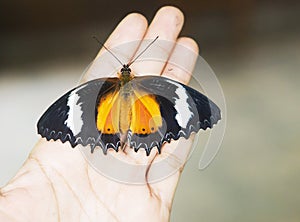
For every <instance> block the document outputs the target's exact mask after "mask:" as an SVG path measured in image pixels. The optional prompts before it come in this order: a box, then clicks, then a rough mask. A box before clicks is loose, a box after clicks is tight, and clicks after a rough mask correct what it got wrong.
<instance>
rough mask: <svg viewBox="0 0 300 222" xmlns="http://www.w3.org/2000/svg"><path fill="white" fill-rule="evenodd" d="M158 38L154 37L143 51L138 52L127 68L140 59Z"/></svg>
mask: <svg viewBox="0 0 300 222" xmlns="http://www.w3.org/2000/svg"><path fill="white" fill-rule="evenodd" d="M158 37H159V36H156V38H155V39H153V40H152V42H150V43H149V44H148V45H147V47H146V48H144V50H143V51H141V52H140V54H138V55H137V56H136V57H135V58H134V59H133V60H132V61H131V62H129V63H128V66H130V65H131V64H132V63H134V62H135V61H136V60H137V59H138V58H139V57H141V55H143V54H144V52H145V51H146V50H147V49H149V47H150V46H151V45H152V44H153V43H154V42H155V41H156V40H157V39H158Z"/></svg>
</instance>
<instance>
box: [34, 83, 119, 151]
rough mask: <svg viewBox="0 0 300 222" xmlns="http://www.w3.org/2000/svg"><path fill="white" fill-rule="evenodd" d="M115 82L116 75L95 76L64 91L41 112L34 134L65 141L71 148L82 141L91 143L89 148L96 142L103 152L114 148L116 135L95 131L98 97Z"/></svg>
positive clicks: (87, 143) (115, 84)
mask: <svg viewBox="0 0 300 222" xmlns="http://www.w3.org/2000/svg"><path fill="white" fill-rule="evenodd" d="M118 82H119V79H118V78H103V79H96V80H93V81H90V82H87V83H85V84H82V85H80V86H78V87H76V88H74V89H72V90H71V91H69V92H67V93H66V94H65V95H63V96H62V97H61V98H59V99H58V100H57V101H56V102H55V103H54V104H53V105H51V106H50V107H49V108H48V110H47V111H46V112H45V113H44V114H43V115H42V117H41V118H40V120H39V121H38V124H37V128H38V133H39V134H40V135H41V136H42V137H45V138H46V139H47V140H51V139H53V140H58V139H59V140H61V141H62V142H66V141H69V142H70V144H71V145H72V147H75V146H76V145H77V144H82V145H84V146H86V145H91V147H92V151H93V149H94V148H95V146H96V145H100V146H101V147H102V148H103V150H104V151H106V150H107V148H110V147H112V148H115V149H117V147H118V143H119V136H118V135H117V133H114V134H103V132H101V131H99V130H98V122H97V121H98V120H97V116H98V115H97V114H98V112H99V109H98V107H99V103H100V100H101V98H103V96H104V95H107V94H109V93H110V92H114V90H115V89H116V88H117V87H116V86H117V85H118ZM107 118H109V117H107Z"/></svg>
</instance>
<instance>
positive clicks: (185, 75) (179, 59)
mask: <svg viewBox="0 0 300 222" xmlns="http://www.w3.org/2000/svg"><path fill="white" fill-rule="evenodd" d="M198 53H199V48H198V45H197V43H196V42H195V41H194V40H193V39H191V38H187V37H182V38H179V39H178V40H177V42H176V45H175V48H174V50H173V52H172V54H171V56H170V58H169V60H168V62H167V65H166V66H165V68H164V70H163V73H162V76H164V77H168V78H170V79H174V80H176V81H179V82H181V83H184V84H188V82H189V81H190V78H191V76H192V73H193V70H194V67H195V64H196V61H197V58H198Z"/></svg>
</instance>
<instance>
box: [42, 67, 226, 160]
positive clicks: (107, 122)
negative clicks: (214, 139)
mask: <svg viewBox="0 0 300 222" xmlns="http://www.w3.org/2000/svg"><path fill="white" fill-rule="evenodd" d="M220 118H221V114H220V109H219V108H218V107H217V105H216V104H214V103H213V102H212V101H211V100H209V99H208V98H207V97H206V96H204V95H202V94H201V93H200V92H198V91H196V90H194V89H192V88H190V87H188V86H186V85H184V84H181V83H179V82H176V81H174V80H171V79H168V78H164V77H160V76H144V77H134V76H133V74H132V73H131V70H130V68H129V65H123V68H122V69H121V72H120V73H119V75H118V77H115V78H101V79H96V80H92V81H90V82H87V83H85V84H83V85H81V86H78V87H76V88H74V89H73V90H71V91H69V92H68V93H66V94H65V95H64V96H62V97H61V98H60V99H58V100H57V101H56V102H55V103H54V104H53V105H52V106H50V108H49V109H48V110H47V111H46V112H45V113H44V115H43V116H42V117H41V118H40V120H39V122H38V132H39V134H41V135H42V137H45V138H46V139H47V140H51V139H53V140H58V139H59V140H61V141H62V142H65V141H69V142H70V144H71V145H72V147H75V146H76V145H77V144H82V145H83V146H87V145H90V147H91V151H92V152H93V150H94V149H95V147H101V148H102V150H103V152H104V153H106V152H107V149H109V148H113V149H115V150H116V151H118V149H119V148H120V147H121V148H122V147H124V146H125V145H128V146H130V147H132V148H134V150H135V151H137V150H138V149H140V148H144V149H145V150H146V153H147V155H149V154H150V151H151V149H152V148H154V147H157V149H158V151H159V152H161V147H162V145H163V144H164V143H165V142H171V140H172V139H173V140H177V139H179V138H180V137H184V138H186V139H187V138H189V136H190V135H191V133H192V132H198V131H199V130H200V129H204V130H205V129H206V128H208V127H209V128H211V127H212V126H213V125H214V124H216V123H217V121H218V120H219V119H220Z"/></svg>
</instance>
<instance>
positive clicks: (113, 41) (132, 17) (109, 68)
mask: <svg viewBox="0 0 300 222" xmlns="http://www.w3.org/2000/svg"><path fill="white" fill-rule="evenodd" d="M147 27H148V24H147V20H146V18H145V17H144V16H143V15H141V14H138V13H131V14H129V15H128V16H126V17H125V18H124V19H123V20H122V21H121V22H120V23H119V25H118V26H117V27H116V28H115V30H114V31H113V32H112V34H111V35H110V36H109V38H108V39H107V41H106V42H105V43H104V45H105V46H106V48H108V49H110V50H111V51H112V52H113V53H114V54H115V55H116V56H117V57H118V58H119V59H120V60H121V61H122V63H127V62H128V61H130V60H131V58H132V57H133V55H134V54H135V52H136V51H137V49H138V46H139V44H140V41H141V40H142V39H143V37H144V35H145V32H146V30H147ZM128 42H129V43H128ZM125 43H126V44H125ZM99 57H101V59H99ZM120 66H121V64H120V63H119V62H118V61H117V60H116V59H115V58H114V57H113V56H112V55H111V54H110V53H108V52H107V50H106V49H105V48H103V47H102V48H101V50H100V51H99V53H98V54H97V56H96V58H95V60H94V61H93V63H92V64H91V66H90V67H89V68H88V70H87V72H86V73H85V75H84V77H83V81H82V82H85V81H88V80H92V79H95V78H100V77H108V76H110V75H112V74H114V75H116V71H117V70H119V67H120Z"/></svg>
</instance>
